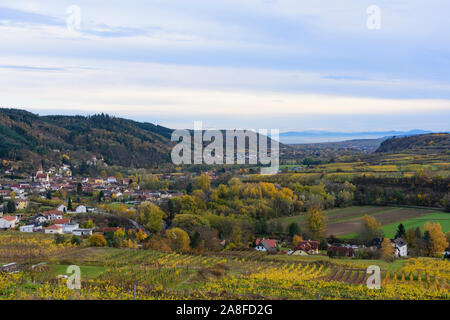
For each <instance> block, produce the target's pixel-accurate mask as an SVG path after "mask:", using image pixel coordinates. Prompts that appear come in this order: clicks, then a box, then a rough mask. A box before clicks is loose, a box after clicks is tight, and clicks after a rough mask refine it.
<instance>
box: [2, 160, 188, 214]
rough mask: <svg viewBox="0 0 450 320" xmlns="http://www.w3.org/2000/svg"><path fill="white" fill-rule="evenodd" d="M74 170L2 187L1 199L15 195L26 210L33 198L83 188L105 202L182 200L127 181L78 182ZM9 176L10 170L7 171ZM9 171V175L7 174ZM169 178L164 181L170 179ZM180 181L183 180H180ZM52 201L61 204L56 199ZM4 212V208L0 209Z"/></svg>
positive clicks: (40, 173)
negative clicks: (100, 197) (131, 184)
mask: <svg viewBox="0 0 450 320" xmlns="http://www.w3.org/2000/svg"><path fill="white" fill-rule="evenodd" d="M68 170H70V168H69V167H68V166H67V165H62V166H61V167H59V168H56V167H52V168H50V169H49V170H48V171H45V172H44V170H43V169H42V166H40V167H39V170H38V171H37V172H36V174H35V175H33V176H31V177H30V179H29V180H27V181H22V182H19V183H14V184H2V185H1V188H0V196H2V197H3V199H4V200H10V194H11V192H14V194H15V199H14V200H15V203H16V208H17V209H25V208H27V206H28V203H29V202H28V201H29V196H30V195H35V196H38V197H40V198H42V199H45V198H47V196H48V191H51V192H52V193H54V192H56V191H65V192H76V191H78V188H79V187H80V185H81V188H82V191H83V192H86V193H95V192H99V191H102V193H103V198H104V200H111V199H118V200H120V199H126V200H128V199H131V201H133V202H136V203H139V202H142V201H155V202H157V201H160V200H163V199H167V198H171V197H176V196H181V195H182V193H180V192H175V191H151V190H140V189H139V186H138V187H137V189H136V190H135V189H133V188H132V187H131V186H130V184H129V182H130V181H129V180H127V179H124V180H122V181H117V178H116V177H113V176H111V177H108V178H91V177H89V178H74V177H72V173H71V172H69V171H68ZM6 171H8V172H9V170H6ZM6 171H5V172H6ZM170 177H171V176H170V175H168V176H167V177H162V178H169V179H170ZM178 178H179V177H178ZM52 200H59V199H58V198H52ZM0 209H2V208H0Z"/></svg>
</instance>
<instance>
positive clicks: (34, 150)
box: [0, 108, 172, 168]
mask: <svg viewBox="0 0 450 320" xmlns="http://www.w3.org/2000/svg"><path fill="white" fill-rule="evenodd" d="M171 133H172V130H171V129H169V128H165V127H162V126H157V125H153V124H151V123H142V122H136V121H132V120H127V119H122V118H116V117H111V116H108V115H104V114H99V115H93V116H90V117H84V116H39V115H36V114H33V113H31V112H27V111H24V110H18V109H2V108H0V158H2V159H12V160H25V161H28V160H31V161H32V162H34V163H37V162H39V160H42V159H44V160H45V161H47V162H57V161H61V157H62V156H63V155H67V156H69V157H70V159H71V160H75V161H76V162H77V161H82V160H90V159H91V158H92V157H93V156H96V157H97V159H101V158H103V159H104V161H105V162H106V163H107V164H109V165H120V166H127V167H140V168H148V167H152V166H153V165H155V164H156V163H158V162H167V161H170V148H171V142H170V136H171Z"/></svg>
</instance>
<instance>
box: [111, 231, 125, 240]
mask: <svg viewBox="0 0 450 320" xmlns="http://www.w3.org/2000/svg"><path fill="white" fill-rule="evenodd" d="M123 237H125V231H123V229H122V228H119V229H117V230H116V231H115V232H114V238H117V239H122V238H123Z"/></svg>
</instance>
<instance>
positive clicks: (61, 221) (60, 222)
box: [54, 218, 70, 224]
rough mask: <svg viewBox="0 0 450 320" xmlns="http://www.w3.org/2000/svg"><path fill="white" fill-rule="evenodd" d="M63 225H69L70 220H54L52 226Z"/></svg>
mask: <svg viewBox="0 0 450 320" xmlns="http://www.w3.org/2000/svg"><path fill="white" fill-rule="evenodd" d="M64 223H70V219H69V218H66V219H55V221H54V224H64Z"/></svg>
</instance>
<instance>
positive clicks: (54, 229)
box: [44, 224, 63, 234]
mask: <svg viewBox="0 0 450 320" xmlns="http://www.w3.org/2000/svg"><path fill="white" fill-rule="evenodd" d="M62 230H63V227H62V226H60V225H56V224H53V225H51V226H48V227H47V228H44V232H45V233H59V234H61V233H62Z"/></svg>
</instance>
